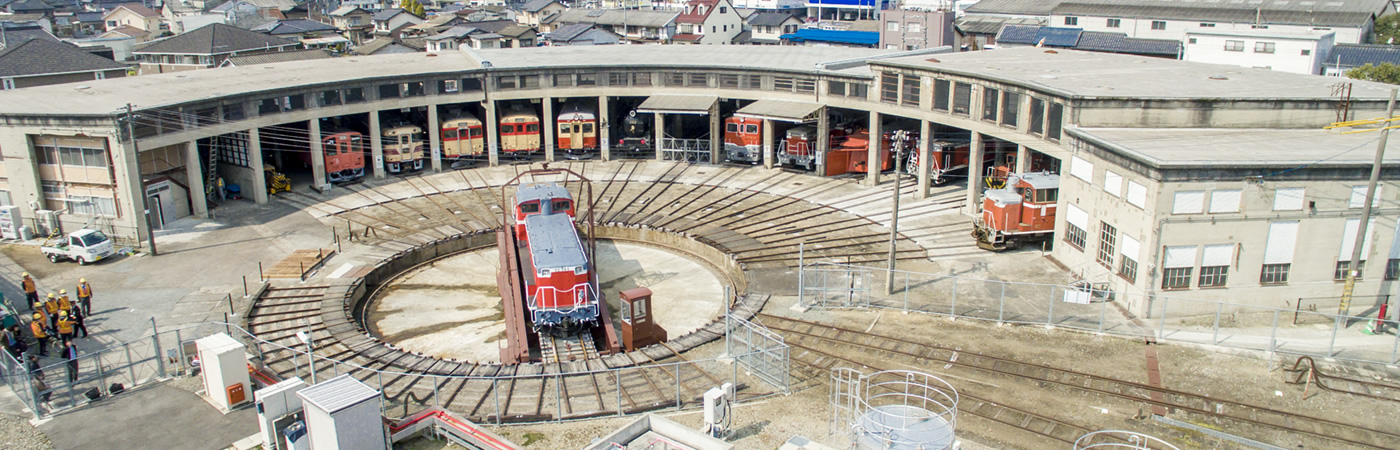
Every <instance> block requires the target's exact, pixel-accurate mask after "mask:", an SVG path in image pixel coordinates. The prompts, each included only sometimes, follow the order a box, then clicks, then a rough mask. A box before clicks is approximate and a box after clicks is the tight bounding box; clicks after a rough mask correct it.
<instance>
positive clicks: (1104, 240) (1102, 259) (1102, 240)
mask: <svg viewBox="0 0 1400 450" xmlns="http://www.w3.org/2000/svg"><path fill="white" fill-rule="evenodd" d="M1117 244H1118V228H1116V227H1114V226H1113V225H1110V224H1109V223H1108V222H1103V221H1099V251H1098V255H1097V256H1096V257H1095V258H1094V259H1095V260H1096V261H1098V263H1099V264H1102V265H1103V266H1104V267H1107V268H1108V269H1109V270H1113V262H1114V261H1113V257H1114V256H1115V255H1116V253H1115V252H1117V251H1118V248H1117Z"/></svg>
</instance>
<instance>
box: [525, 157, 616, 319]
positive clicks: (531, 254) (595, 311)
mask: <svg viewBox="0 0 1400 450" xmlns="http://www.w3.org/2000/svg"><path fill="white" fill-rule="evenodd" d="M574 214H575V212H574V201H573V197H572V196H571V195H569V191H568V190H566V189H564V188H563V187H562V186H560V185H557V184H554V183H532V184H525V185H522V186H520V189H519V190H518V191H516V194H515V224H514V231H515V235H516V239H517V240H516V242H517V243H518V244H517V245H519V246H521V247H523V249H524V251H522V252H520V255H521V260H522V264H521V266H522V269H528V271H529V274H528V275H525V276H524V281H525V295H526V300H527V301H526V304H527V305H528V306H529V309H530V321H531V323H532V324H533V326H534V329H535V331H536V332H539V333H546V334H553V335H567V334H572V333H574V332H576V331H578V330H583V329H590V328H592V327H593V326H594V325H596V324H597V323H598V320H599V319H598V317H599V311H600V309H599V305H598V298H599V297H598V291H597V289H596V288H595V287H594V286H593V283H592V280H591V278H590V270H592V267H593V266H592V264H590V262H589V261H588V254H587V253H586V252H585V251H584V248H583V242H582V241H581V240H580V239H579V234H578V229H576V228H574V221H573V218H574Z"/></svg>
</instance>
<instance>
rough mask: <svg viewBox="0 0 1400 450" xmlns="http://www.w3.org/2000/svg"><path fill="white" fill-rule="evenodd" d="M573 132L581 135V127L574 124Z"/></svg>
mask: <svg viewBox="0 0 1400 450" xmlns="http://www.w3.org/2000/svg"><path fill="white" fill-rule="evenodd" d="M574 132H575V133H581V132H583V125H579V124H574Z"/></svg>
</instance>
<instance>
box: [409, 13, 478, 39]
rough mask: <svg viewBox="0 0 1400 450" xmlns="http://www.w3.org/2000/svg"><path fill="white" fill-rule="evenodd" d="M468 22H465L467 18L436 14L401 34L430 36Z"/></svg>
mask: <svg viewBox="0 0 1400 450" xmlns="http://www.w3.org/2000/svg"><path fill="white" fill-rule="evenodd" d="M469 22H471V21H470V20H467V16H464V15H460V16H459V15H456V14H438V15H435V16H432V17H429V18H428V20H426V21H424V22H423V23H420V24H417V25H412V26H409V27H408V28H405V29H404V31H403V33H404V34H405V35H409V36H431V35H434V34H438V33H441V32H443V31H447V30H448V29H449V28H452V27H455V26H458V25H465V24H467V23H469Z"/></svg>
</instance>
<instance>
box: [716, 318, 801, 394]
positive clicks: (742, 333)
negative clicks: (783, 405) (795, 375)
mask: <svg viewBox="0 0 1400 450" xmlns="http://www.w3.org/2000/svg"><path fill="white" fill-rule="evenodd" d="M725 320H726V322H727V324H728V325H727V326H726V329H727V330H728V338H727V339H725V346H726V349H725V354H728V355H737V356H735V357H734V360H735V361H736V362H737V363H738V364H739V365H740V366H743V367H744V369H745V370H746V371H748V372H749V373H751V374H753V375H754V376H755V377H758V379H760V380H763V381H764V382H766V383H768V384H769V385H772V386H773V387H774V388H777V389H779V390H781V391H783V392H789V388H790V386H791V385H790V384H789V383H790V379H789V377H788V369H789V367H790V366H789V364H788V351H789V348H788V345H787V344H786V343H784V342H783V337H782V336H779V335H778V334H776V333H774V332H772V331H770V330H769V329H768V328H766V327H764V326H763V325H759V324H756V323H753V322H750V321H747V320H744V319H741V318H738V317H734V316H733V315H732V314H729V315H725Z"/></svg>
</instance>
